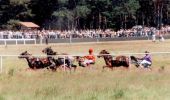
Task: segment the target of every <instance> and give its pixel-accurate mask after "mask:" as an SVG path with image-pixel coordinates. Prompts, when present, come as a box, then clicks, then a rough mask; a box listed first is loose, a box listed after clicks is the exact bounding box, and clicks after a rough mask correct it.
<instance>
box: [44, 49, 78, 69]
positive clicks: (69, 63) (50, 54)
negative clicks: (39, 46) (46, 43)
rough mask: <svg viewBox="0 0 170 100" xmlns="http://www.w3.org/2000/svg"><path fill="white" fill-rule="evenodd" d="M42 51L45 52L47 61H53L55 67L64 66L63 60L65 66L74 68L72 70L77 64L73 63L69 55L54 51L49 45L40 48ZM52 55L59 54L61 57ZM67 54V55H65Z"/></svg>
mask: <svg viewBox="0 0 170 100" xmlns="http://www.w3.org/2000/svg"><path fill="white" fill-rule="evenodd" d="M42 52H43V53H45V54H47V59H49V61H52V62H54V63H55V65H56V68H59V67H60V66H64V62H65V64H66V65H65V66H66V68H68V69H70V70H71V68H74V70H76V68H77V66H76V65H74V64H73V61H72V60H71V59H70V57H69V55H68V54H66V53H62V54H58V53H57V52H54V51H53V50H52V49H51V47H47V48H45V49H43V50H42ZM54 55H61V57H58V58H54V57H53V56H54ZM62 55H63V56H65V61H64V57H63V56H62ZM67 55H68V56H67Z"/></svg>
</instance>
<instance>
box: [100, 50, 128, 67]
mask: <svg viewBox="0 0 170 100" xmlns="http://www.w3.org/2000/svg"><path fill="white" fill-rule="evenodd" d="M100 57H103V58H104V61H105V64H106V66H103V69H104V68H106V67H108V68H110V69H113V68H115V67H121V66H123V67H124V68H129V58H128V57H126V56H122V55H121V56H116V58H115V60H114V59H113V57H112V55H110V53H109V52H108V51H106V50H102V51H100V53H99V55H98V58H100Z"/></svg>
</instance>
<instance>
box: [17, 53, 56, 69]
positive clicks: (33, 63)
mask: <svg viewBox="0 0 170 100" xmlns="http://www.w3.org/2000/svg"><path fill="white" fill-rule="evenodd" d="M18 58H25V59H26V60H27V63H28V66H29V68H30V69H43V68H47V69H48V67H49V66H50V65H51V63H50V62H49V61H48V59H47V58H37V57H33V56H32V55H31V54H29V53H28V52H27V51H25V52H23V53H21V54H20V55H19V57H18ZM50 69H51V70H55V67H50Z"/></svg>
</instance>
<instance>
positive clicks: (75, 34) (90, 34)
mask: <svg viewBox="0 0 170 100" xmlns="http://www.w3.org/2000/svg"><path fill="white" fill-rule="evenodd" d="M160 34H161V35H163V36H164V35H168V34H170V26H164V27H162V28H161V29H160V30H158V29H156V28H154V27H150V28H149V27H144V28H143V27H142V26H134V27H133V28H131V29H120V30H118V31H114V30H112V29H106V30H65V31H61V30H19V31H14V30H0V39H22V38H26V39H34V38H36V39H38V38H42V39H43V38H48V39H65V38H70V36H71V38H119V37H149V36H152V35H160Z"/></svg>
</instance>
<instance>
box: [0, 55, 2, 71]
mask: <svg viewBox="0 0 170 100" xmlns="http://www.w3.org/2000/svg"><path fill="white" fill-rule="evenodd" d="M0 59H1V66H0V67H1V68H0V69H1V71H0V72H1V73H2V56H1V57H0Z"/></svg>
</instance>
